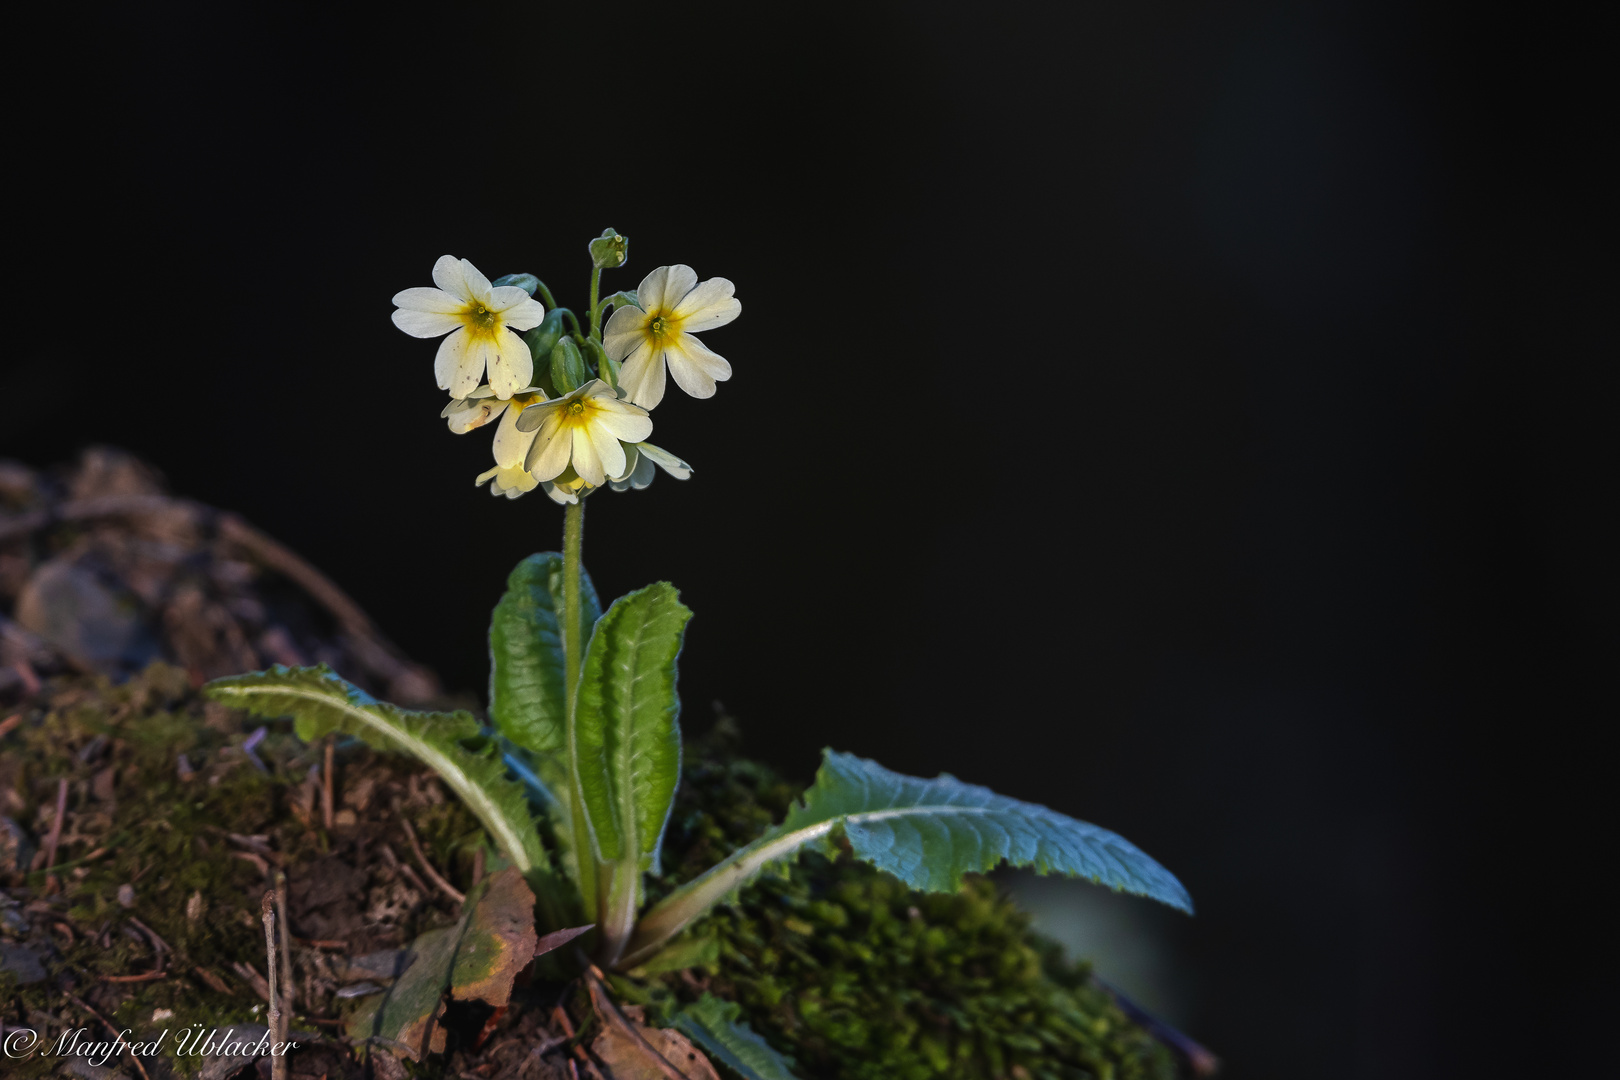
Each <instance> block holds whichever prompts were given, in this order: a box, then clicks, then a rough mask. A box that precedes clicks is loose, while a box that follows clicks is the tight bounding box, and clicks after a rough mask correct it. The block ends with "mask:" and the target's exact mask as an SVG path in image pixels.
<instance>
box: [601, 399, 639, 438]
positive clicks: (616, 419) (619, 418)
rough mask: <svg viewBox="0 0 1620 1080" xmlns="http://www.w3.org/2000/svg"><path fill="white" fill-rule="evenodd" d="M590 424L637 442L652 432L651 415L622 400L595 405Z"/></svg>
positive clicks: (615, 436)
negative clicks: (594, 413) (594, 412)
mask: <svg viewBox="0 0 1620 1080" xmlns="http://www.w3.org/2000/svg"><path fill="white" fill-rule="evenodd" d="M592 426H593V427H599V428H601V429H602V430H603V431H605V432H607V433H608V434H610V435H612V436H613V437H614V438H616V439H623V440H624V441H625V442H629V443H637V442H640V441H641V440H642V439H645V438H646V437H647V436H649V435H651V434H652V429H653V422H652V417H650V416H648V415H647V413H646V411H645V410H642V409H638V408H636V407H635V406H634V405H631V404H630V403H628V402H623V401H614V402H604V403H602V404H600V405H598V406H597V410H596V415H595V416H594V417H593V418H592Z"/></svg>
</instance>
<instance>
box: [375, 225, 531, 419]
mask: <svg viewBox="0 0 1620 1080" xmlns="http://www.w3.org/2000/svg"><path fill="white" fill-rule="evenodd" d="M433 283H434V284H435V285H437V286H438V288H437V289H429V288H425V287H424V288H417V289H406V290H404V291H403V292H400V293H398V294H396V295H395V296H394V306H395V307H397V308H398V309H399V310H398V311H396V312H394V325H395V326H397V327H399V328H400V329H401V330H403V331H405V332H406V333H407V334H410V335H411V336H412V337H419V338H434V337H438V336H439V335H440V334H449V335H450V336H449V337H447V338H445V339H444V341H443V342H441V343H440V344H439V354H438V356H436V357H435V358H434V361H433V374H434V375H435V376H436V377H437V378H438V380H439V389H441V390H448V391H450V396H451V397H453V398H461V399H465V398H468V397H470V396H471V394H472V393H473V391H474V390H476V389H477V387H478V384H479V382H480V381H481V380H482V379H483V378H484V373H485V371H486V370H487V371H488V372H489V386H490V389H491V390H493V391H494V394H495V396H496V397H498V398H509V397H511V396H512V395H513V394H515V393H517V392H518V391H519V389H520V388H522V387H525V386H528V385H529V380H530V379H532V378H533V377H534V360H533V358H532V357H531V356H530V355H529V347H528V345H526V344H524V342H523V339H522V338H521V337H519V336H518V335H517V333H516V331H519V330H532V329H534V328H535V327H536V326H539V325H540V320H541V319H542V318H544V317H545V313H546V309H545V308H544V307H543V306H542V305H541V304H540V301H538V300H536V299H534V298H533V297H531V296H530V295H529V294H528V293H527V292H525V291H524V290H522V289H520V288H518V287H517V286H515V285H502V286H500V287H499V288H496V287H493V286H491V285H490V283H489V279H488V278H487V277H485V276H484V275H483V274H480V273H479V272H478V268H477V267H475V266H474V265H473V264H472V263H470V262H468V261H467V260H466V259H457V258H454V257H453V256H450V255H445V256H443V257H442V258H440V259H439V261H438V262H436V263H434V264H433Z"/></svg>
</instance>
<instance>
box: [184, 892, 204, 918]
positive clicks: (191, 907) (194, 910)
mask: <svg viewBox="0 0 1620 1080" xmlns="http://www.w3.org/2000/svg"><path fill="white" fill-rule="evenodd" d="M207 910H208V902H207V901H206V900H204V899H203V894H202V890H201V889H199V890H197V891H196V892H194V893H192V894H191V899H190V900H187V901H186V921H187V922H196V921H197V920H198V919H200V918H202V917H203V913H204V912H206V911H207Z"/></svg>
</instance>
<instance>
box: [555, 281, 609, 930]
mask: <svg viewBox="0 0 1620 1080" xmlns="http://www.w3.org/2000/svg"><path fill="white" fill-rule="evenodd" d="M597 273H600V271H598V272H597ZM595 293H596V276H595V274H594V273H593V275H592V277H591V294H592V295H591V300H592V306H593V307H594V306H595V300H596V296H595ZM584 536H585V499H584V495H583V493H582V494H581V495H580V497H579V498H578V499H577V501H575V502H572V503H569V504H568V508H567V509H566V510H565V511H564V512H563V612H562V639H563V699H564V700H565V701H566V702H567V705H568V708H567V717H566V719H567V726H568V767H569V770H570V771H571V772H573V774H574V775H573V782H572V783H571V784H569V785H568V792H569V794H568V809H569V817H571V818H572V819H573V825H574V867H575V869H576V870H577V871H578V884H579V894H580V899H581V900H582V901H583V902H584V905H585V911H586V917H587V918H590V917H591V915H592V913H594V912H595V911H596V853H595V852H594V850H593V849H592V847H591V832H590V827H589V826H588V825H587V824H586V821H585V802H584V800H583V799H581V798H580V794H579V772H578V770H577V768H576V767H575V766H576V763H577V762H578V757H577V754H578V748H577V746H576V745H575V734H576V732H575V719H576V718H575V713H576V712H577V709H578V698H579V674H580V668H581V667H582V666H583V665H584V662H585V646H584V642H583V640H582V639H583V636H584V635H583V633H582V628H581V626H580V618H579V615H580V599H579V593H580V587H579V569H580V560H579V550H580V547H581V545H582V544H583V542H584Z"/></svg>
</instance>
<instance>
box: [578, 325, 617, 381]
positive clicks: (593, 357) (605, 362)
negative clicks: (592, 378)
mask: <svg viewBox="0 0 1620 1080" xmlns="http://www.w3.org/2000/svg"><path fill="white" fill-rule="evenodd" d="M585 356H586V358H587V359H589V360H590V362H591V364H592V366H594V367H595V368H596V377H597V378H599V379H601V380H602V381H603V382H605V383H607V384H608V385H609V386H611V387H613V389H615V390H617V389H618V388H619V365H618V364H616V363H614V362H613V359H612V357H610V356H608V354H607V350H606V349H604V348H602V343H601V342H600V341H597V340H596V339H595V338H586V339H585Z"/></svg>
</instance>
